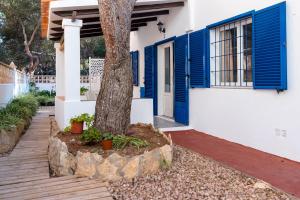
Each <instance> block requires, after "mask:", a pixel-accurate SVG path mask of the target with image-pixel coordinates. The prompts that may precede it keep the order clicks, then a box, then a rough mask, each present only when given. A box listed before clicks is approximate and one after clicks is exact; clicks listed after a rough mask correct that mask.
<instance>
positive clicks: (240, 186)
mask: <svg viewBox="0 0 300 200" xmlns="http://www.w3.org/2000/svg"><path fill="white" fill-rule="evenodd" d="M109 190H110V192H111V193H112V195H113V197H114V199H118V200H119V199H120V200H121V199H130V200H135V199H146V200H151V199H153V200H154V199H155V200H157V199H164V200H168V199H176V200H177V199H178V200H180V199H218V200H223V199H226V200H229V199H232V200H235V199H260V200H261V199H268V200H269V199H272V200H275V199H291V197H290V196H289V195H287V194H285V193H282V192H280V191H278V190H276V189H274V188H272V187H271V186H269V185H268V184H267V183H264V182H262V181H260V180H257V179H255V178H252V177H249V176H247V175H245V174H243V173H241V172H239V171H237V170H234V169H230V168H227V167H224V166H223V165H221V164H220V163H218V162H216V161H213V160H210V159H208V158H206V157H203V156H201V155H199V154H197V153H194V152H192V151H189V150H187V149H184V148H181V147H178V146H175V147H174V160H173V165H172V166H171V168H170V169H166V170H163V171H160V172H158V173H156V174H154V175H150V176H147V177H140V178H136V179H134V180H132V181H129V182H128V181H126V180H122V181H119V182H114V183H110V186H109Z"/></svg>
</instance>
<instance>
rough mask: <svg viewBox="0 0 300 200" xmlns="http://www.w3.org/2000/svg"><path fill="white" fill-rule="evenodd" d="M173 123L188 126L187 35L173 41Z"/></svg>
mask: <svg viewBox="0 0 300 200" xmlns="http://www.w3.org/2000/svg"><path fill="white" fill-rule="evenodd" d="M174 52H175V79H174V80H175V110H174V116H175V121H176V122H179V123H182V124H185V125H188V124H189V89H188V87H189V85H188V82H189V80H188V78H187V77H188V76H187V75H188V67H187V66H188V35H187V34H186V35H183V36H180V37H177V38H176V39H175V51H174Z"/></svg>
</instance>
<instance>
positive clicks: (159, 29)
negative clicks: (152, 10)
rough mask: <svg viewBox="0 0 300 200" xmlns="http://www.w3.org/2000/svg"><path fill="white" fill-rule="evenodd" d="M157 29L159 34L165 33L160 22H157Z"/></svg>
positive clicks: (163, 26)
mask: <svg viewBox="0 0 300 200" xmlns="http://www.w3.org/2000/svg"><path fill="white" fill-rule="evenodd" d="M157 28H158V31H159V32H160V33H166V28H165V25H164V23H162V22H161V21H158V23H157Z"/></svg>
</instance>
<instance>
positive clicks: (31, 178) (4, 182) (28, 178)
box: [0, 175, 49, 186]
mask: <svg viewBox="0 0 300 200" xmlns="http://www.w3.org/2000/svg"><path fill="white" fill-rule="evenodd" d="M45 178H49V176H46V175H39V176H26V177H18V178H13V179H9V178H8V179H5V180H2V179H1V180H0V186H1V185H10V184H15V183H22V182H28V181H35V180H42V179H45Z"/></svg>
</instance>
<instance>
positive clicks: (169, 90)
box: [163, 44, 174, 118]
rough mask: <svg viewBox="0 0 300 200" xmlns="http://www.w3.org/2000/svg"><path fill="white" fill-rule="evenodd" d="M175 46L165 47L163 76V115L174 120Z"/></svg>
mask: <svg viewBox="0 0 300 200" xmlns="http://www.w3.org/2000/svg"><path fill="white" fill-rule="evenodd" d="M172 46H173V45H172V44H168V45H167V46H165V47H164V70H163V71H164V76H163V78H164V79H163V115H164V116H167V117H170V118H173V116H174V112H173V107H174V104H173V101H174V87H173V82H174V81H173V69H174V67H173V47H172Z"/></svg>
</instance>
